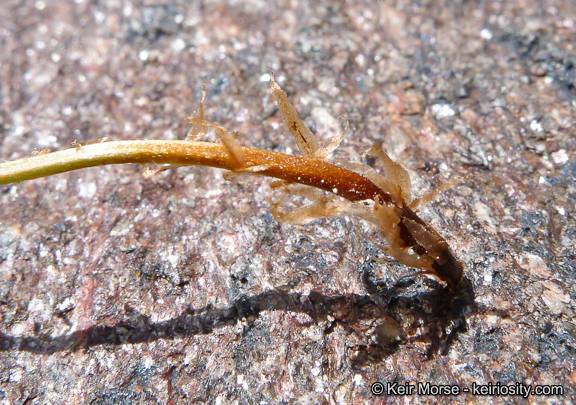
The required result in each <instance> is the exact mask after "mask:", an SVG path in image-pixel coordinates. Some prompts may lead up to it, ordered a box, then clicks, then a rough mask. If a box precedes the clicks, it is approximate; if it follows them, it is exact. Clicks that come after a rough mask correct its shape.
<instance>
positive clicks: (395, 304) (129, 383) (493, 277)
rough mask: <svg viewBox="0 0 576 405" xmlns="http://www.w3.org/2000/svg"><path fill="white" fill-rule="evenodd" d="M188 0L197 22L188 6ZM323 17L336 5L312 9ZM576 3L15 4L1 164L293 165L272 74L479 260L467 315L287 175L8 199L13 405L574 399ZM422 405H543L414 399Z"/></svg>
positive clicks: (2, 215) (3, 82) (77, 175)
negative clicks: (135, 159) (140, 149)
mask: <svg viewBox="0 0 576 405" xmlns="http://www.w3.org/2000/svg"><path fill="white" fill-rule="evenodd" d="M189 3H191V4H189ZM310 3H314V2H310ZM575 21H576V3H575V2H574V1H572V0H570V1H554V0H553V1H547V2H536V1H520V0H518V1H506V2H498V1H477V2H466V1H452V2H449V1H440V2H427V1H418V2H412V1H402V0H400V1H396V2H383V3H377V2H372V1H364V2H362V1H355V0H352V1H348V2H319V4H318V5H317V6H305V5H301V4H300V2H288V1H287V2H269V1H250V2H241V1H230V2H225V1H211V2H206V3H203V2H185V1H175V2H171V3H159V2H155V1H151V2H140V1H135V2H131V1H115V0H109V1H99V2H90V1H85V0H77V1H75V2H69V1H56V0H54V1H41V0H38V1H25V2H21V1H11V0H8V1H3V2H2V4H1V5H0V38H1V44H2V45H1V47H0V91H1V97H0V160H12V159H16V158H19V157H23V156H26V155H29V154H30V153H32V152H33V151H34V150H35V149H37V150H41V149H44V148H49V149H62V148H66V147H69V146H70V144H71V142H73V141H77V142H87V141H91V140H95V139H99V138H102V137H111V138H118V139H137V138H145V139H174V138H183V137H184V136H185V134H186V132H187V130H188V127H187V124H186V121H185V117H186V115H189V114H190V113H192V112H193V111H194V110H195V109H196V108H197V105H198V100H199V96H200V91H201V88H202V83H207V84H208V96H207V99H206V106H205V114H206V116H207V117H208V118H209V119H210V120H212V121H215V122H218V123H221V124H223V125H225V126H226V127H228V128H230V129H233V130H237V131H239V133H240V139H241V141H242V143H244V144H246V145H250V146H255V147H258V148H263V149H270V150H276V151H281V152H288V153H292V152H293V151H294V149H295V145H294V143H293V141H292V140H290V137H289V134H288V132H287V131H286V130H285V129H284V128H282V125H281V121H280V119H279V117H278V114H277V109H276V107H275V105H274V103H273V100H272V99H271V97H270V95H269V94H268V92H267V85H268V83H267V81H268V78H269V73H268V69H271V70H273V71H274V72H275V75H276V79H277V80H278V81H279V82H280V83H281V84H282V86H283V87H284V89H286V90H287V92H288V93H289V96H290V97H291V99H292V100H293V101H294V103H295V104H296V106H297V108H298V109H299V111H300V113H301V115H302V116H303V117H306V123H307V124H309V125H310V127H311V128H312V129H313V130H314V131H316V132H317V133H318V134H319V135H320V136H321V137H324V138H326V137H327V136H328V135H329V134H332V133H334V132H335V131H338V130H339V129H340V125H339V123H338V116H340V115H344V116H346V117H347V118H348V119H349V120H350V126H351V131H350V133H349V134H348V136H347V139H346V140H345V142H344V144H343V145H342V146H341V147H340V149H339V150H338V151H337V153H336V154H335V155H336V157H340V158H345V159H349V160H352V161H359V159H361V156H360V155H361V153H362V152H364V151H365V150H366V149H368V148H369V147H370V145H371V144H372V143H374V142H376V143H378V144H381V145H383V147H384V149H386V150H387V151H388V152H389V153H390V155H391V156H392V157H393V158H394V159H396V160H398V161H399V162H401V163H402V164H403V165H404V166H406V167H407V168H409V169H410V173H411V176H412V178H413V182H414V187H415V189H416V191H417V192H418V191H419V192H420V193H424V192H426V191H429V190H430V189H432V188H434V187H435V186H437V185H439V184H442V183H443V182H445V181H446V180H447V179H449V178H451V177H453V176H465V177H464V179H463V180H462V182H461V183H460V185H459V186H458V187H455V188H453V189H452V190H451V191H449V192H446V193H444V194H443V195H442V196H441V197H440V198H438V200H437V201H436V202H433V203H431V204H429V205H428V206H426V207H425V208H424V209H423V210H422V215H423V217H425V218H426V219H428V220H429V221H430V222H431V223H432V224H433V225H434V226H435V227H436V228H437V229H438V230H439V231H440V233H442V234H443V235H444V236H445V237H446V239H447V240H448V241H449V243H450V244H451V245H452V246H453V248H454V250H455V251H456V252H457V254H458V256H459V258H460V259H461V260H462V261H463V263H464V265H465V268H466V280H465V284H464V286H463V288H462V291H461V292H460V294H459V295H457V296H456V297H450V296H449V295H447V294H446V291H445V290H443V288H442V287H441V286H439V285H438V284H437V283H435V282H434V281H429V280H427V279H424V278H422V277H416V278H414V282H407V281H404V282H402V283H400V284H395V280H397V279H398V278H399V277H401V276H402V275H408V274H410V270H409V269H407V268H406V267H404V266H402V265H399V264H397V263H393V262H392V263H381V262H379V261H377V260H375V259H374V257H375V256H378V255H379V253H378V250H377V249H376V246H375V244H374V243H375V242H376V243H377V242H378V239H377V236H378V235H377V233H376V232H375V230H374V229H373V228H371V227H370V226H369V225H367V224H366V223H364V222H362V221H361V220H358V219H355V218H353V219H350V218H334V219H328V220H322V221H316V222H315V223H313V224H312V225H309V226H302V227H295V226H287V225H284V224H280V223H277V222H275V221H274V220H273V218H272V216H271V214H270V213H269V202H268V200H269V198H270V195H271V194H270V191H269V187H268V184H269V180H266V179H260V178H247V179H241V180H239V181H238V182H237V183H228V182H225V181H224V180H223V178H222V173H221V172H218V171H217V170H211V169H207V168H198V167H194V168H180V169H177V170H173V171H169V172H164V173H161V174H158V175H156V176H155V177H153V178H152V179H151V180H144V179H142V178H141V173H142V168H141V167H138V166H132V165H130V166H115V167H103V168H93V169H87V170H83V171H81V172H73V173H68V174H63V175H58V176H54V177H52V178H46V179H39V180H34V181H30V182H26V183H21V184H17V185H12V186H1V187H0V207H1V209H0V403H1V404H47V403H51V404H69V403H90V404H123V403H126V404H128V403H161V404H185V403H186V404H187V403H222V404H228V403H238V404H244V403H246V404H248V403H270V404H273V403H301V404H305V403H338V404H344V403H348V404H357V403H374V402H377V401H379V400H382V401H384V400H385V401H386V402H396V403H404V401H405V400H406V398H404V397H386V396H382V397H379V398H377V397H375V396H374V395H373V394H372V393H371V390H370V387H371V384H372V383H374V382H376V381H380V382H382V383H388V382H399V383H405V382H410V383H412V384H415V383H416V382H418V381H419V382H427V381H428V382H431V383H434V384H456V385H458V386H459V387H460V388H465V387H469V388H471V387H472V383H474V382H475V383H477V384H488V383H496V382H500V383H502V384H515V383H524V384H529V385H532V386H534V385H536V384H560V385H562V386H563V387H564V390H565V392H564V396H551V397H544V396H532V397H531V398H530V399H531V400H532V401H533V402H546V401H548V402H567V403H573V402H574V400H575V399H576V392H575V388H574V387H575V385H576V371H575V364H576V354H575V347H576V343H575V339H576V324H575V320H574V314H575V310H576V304H575V303H576V301H575V299H576V287H574V286H575V283H574V280H575V277H576V273H575V271H576V256H575V254H576V252H575V247H574V246H575V241H576V225H575V222H574V214H575V212H576V210H575V180H574V179H575V175H576V159H575V156H574V152H573V151H574V150H575V142H576V141H575V140H576V124H575V123H576V90H575V86H576V79H575V72H576V50H575V49H574V44H576V23H575ZM410 399H411V400H412V401H414V402H416V403H436V402H451V401H455V402H461V403H469V402H493V403H511V402H521V401H522V400H521V399H520V398H519V397H510V396H509V397H491V396H484V397H483V396H474V395H471V394H462V395H459V396H456V397H452V398H444V397H431V396H421V395H414V396H412V397H410Z"/></svg>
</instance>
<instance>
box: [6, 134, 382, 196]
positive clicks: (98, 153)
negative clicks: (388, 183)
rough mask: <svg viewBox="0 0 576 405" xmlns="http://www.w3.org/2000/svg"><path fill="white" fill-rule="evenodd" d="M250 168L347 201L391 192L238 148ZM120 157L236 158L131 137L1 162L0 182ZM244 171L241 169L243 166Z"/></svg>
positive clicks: (227, 162)
mask: <svg viewBox="0 0 576 405" xmlns="http://www.w3.org/2000/svg"><path fill="white" fill-rule="evenodd" d="M242 150H243V151H244V154H245V156H246V161H247V162H246V163H247V167H248V168H250V167H255V170H254V171H253V173H252V174H255V175H260V176H268V177H275V178H277V179H281V180H285V181H288V182H290V183H300V184H305V185H309V186H313V187H316V188H320V189H323V190H326V191H329V192H331V193H334V194H337V195H340V196H341V197H344V198H346V199H348V200H350V201H360V200H367V199H375V198H376V197H380V200H381V201H389V199H390V197H389V195H388V194H386V193H384V192H383V191H382V190H381V189H380V188H378V187H377V186H376V185H375V184H374V183H373V182H372V181H370V180H369V179H367V178H366V177H364V176H362V175H360V174H358V173H355V172H353V171H351V170H348V169H345V168H343V167H340V166H336V165H333V164H330V163H327V162H325V161H322V160H319V159H310V158H304V157H299V156H292V155H285V154H282V153H276V152H270V151H266V150H261V149H253V148H242ZM125 163H141V164H142V163H158V164H159V163H170V164H177V165H201V166H210V167H216V168H220V169H225V170H231V171H234V170H235V169H236V168H237V163H236V161H235V160H234V159H233V158H231V156H230V154H229V153H228V151H227V149H226V148H225V147H224V146H223V145H220V144H216V143H211V142H196V141H178V140H172V141H161V140H133V141H112V142H102V143H95V144H90V145H85V146H78V147H75V148H71V149H66V150H63V151H58V152H52V153H46V154H40V155H36V156H30V157H27V158H23V159H19V160H15V161H11V162H5V163H1V164H0V185H2V184H10V183H16V182H20V181H24V180H32V179H36V178H39V177H45V176H50V175H54V174H58V173H63V172H68V171H71V170H76V169H82V168H86V167H92V166H103V165H109V164H125ZM243 173H246V172H245V171H244V172H243Z"/></svg>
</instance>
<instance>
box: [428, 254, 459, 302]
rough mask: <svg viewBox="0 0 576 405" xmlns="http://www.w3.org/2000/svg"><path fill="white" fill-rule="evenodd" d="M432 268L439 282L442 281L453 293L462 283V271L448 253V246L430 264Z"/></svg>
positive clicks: (456, 261)
mask: <svg viewBox="0 0 576 405" xmlns="http://www.w3.org/2000/svg"><path fill="white" fill-rule="evenodd" d="M432 268H433V269H434V272H435V274H436V277H438V278H439V279H440V280H442V281H444V282H445V283H446V284H448V286H449V287H450V290H451V291H454V290H455V289H456V287H458V285H459V284H460V282H461V281H462V274H463V272H464V269H463V267H462V263H460V262H459V261H458V260H457V259H456V258H455V257H454V255H453V254H452V252H451V251H450V248H449V247H448V246H446V247H445V249H443V250H442V253H441V255H440V258H439V259H438V260H436V261H435V262H434V264H432Z"/></svg>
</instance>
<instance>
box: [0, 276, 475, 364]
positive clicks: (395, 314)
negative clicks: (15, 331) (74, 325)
mask: <svg viewBox="0 0 576 405" xmlns="http://www.w3.org/2000/svg"><path fill="white" fill-rule="evenodd" d="M365 282H366V284H367V287H368V292H369V294H367V295H358V294H354V295H336V296H326V295H323V294H321V293H318V292H315V291H313V292H311V293H310V294H308V295H304V294H301V293H291V292H285V291H282V290H280V289H277V290H271V291H266V292H264V293H261V294H257V295H253V296H241V297H239V298H238V299H236V300H235V301H234V305H231V306H229V307H226V308H212V307H210V306H207V307H204V308H200V309H193V308H189V309H188V310H186V311H184V312H183V313H182V314H181V315H179V316H177V317H175V318H173V319H170V320H167V321H162V322H150V319H149V317H147V316H146V315H142V314H140V313H137V312H135V311H134V310H133V309H128V310H127V312H128V318H129V320H126V321H120V322H118V323H117V324H115V325H113V326H99V325H96V326H92V327H89V328H86V329H84V330H80V331H76V332H73V333H70V334H66V335H61V336H56V337H52V336H48V335H42V334H40V335H38V336H9V335H5V334H0V351H16V350H20V351H28V352H33V353H40V354H53V353H56V352H61V351H67V350H69V351H77V350H81V349H88V348H91V347H94V346H99V345H123V344H134V343H142V342H152V341H156V340H159V339H176V338H182V337H186V336H193V335H198V334H209V333H211V332H212V331H214V330H215V329H217V328H221V327H223V326H225V325H234V324H236V323H237V322H238V321H240V320H247V321H248V323H250V321H251V320H252V321H253V320H254V319H255V318H256V317H258V315H259V313H261V312H262V311H293V312H299V313H305V314H308V315H309V316H310V318H311V319H312V320H313V321H312V322H314V323H316V324H320V323H321V324H322V325H324V326H325V330H324V333H325V334H327V335H328V334H330V333H332V331H333V330H334V328H335V327H336V326H341V327H343V328H344V329H345V330H346V332H347V333H349V334H350V335H354V336H355V340H354V342H356V343H355V344H352V345H348V346H347V350H348V353H347V356H348V358H349V361H350V364H351V365H352V366H354V367H362V366H364V365H368V364H370V363H372V362H376V361H379V360H381V359H383V358H384V357H386V356H388V355H390V354H391V353H393V352H395V351H396V350H398V348H399V347H400V346H401V345H402V344H406V343H410V342H424V343H426V344H428V350H427V352H428V356H433V355H435V354H437V353H440V354H446V353H447V352H448V350H449V348H450V345H451V344H452V342H453V341H454V340H455V339H456V338H457V336H458V334H459V333H460V332H463V331H465V330H466V315H467V314H469V313H470V312H471V308H472V306H473V292H472V288H471V284H470V282H469V281H468V280H466V279H465V280H464V281H463V282H462V286H461V288H460V289H459V291H458V292H456V293H455V294H450V293H449V292H448V290H446V289H445V288H443V287H442V286H440V285H438V284H436V283H433V284H432V289H431V290H429V291H424V292H422V291H421V290H422V289H419V290H416V289H414V290H410V287H398V286H392V287H385V286H382V285H378V284H375V283H371V282H370V281H369V280H367V278H366V277H365ZM411 292H413V293H411Z"/></svg>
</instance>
